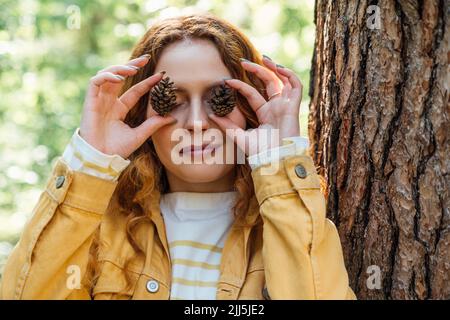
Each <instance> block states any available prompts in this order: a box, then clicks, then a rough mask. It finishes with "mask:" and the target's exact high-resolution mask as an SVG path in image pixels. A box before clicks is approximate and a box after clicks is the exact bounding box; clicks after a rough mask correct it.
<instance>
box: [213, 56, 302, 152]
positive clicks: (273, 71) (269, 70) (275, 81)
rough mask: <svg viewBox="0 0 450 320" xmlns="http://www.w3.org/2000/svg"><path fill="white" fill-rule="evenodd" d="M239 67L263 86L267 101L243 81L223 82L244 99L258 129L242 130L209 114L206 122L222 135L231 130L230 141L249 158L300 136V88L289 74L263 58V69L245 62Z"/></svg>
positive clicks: (298, 80) (227, 119) (294, 75)
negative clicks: (257, 79) (210, 122)
mask: <svg viewBox="0 0 450 320" xmlns="http://www.w3.org/2000/svg"><path fill="white" fill-rule="evenodd" d="M241 63H242V66H243V67H244V69H245V70H247V71H248V72H252V73H254V74H255V75H256V76H258V77H259V78H260V79H261V80H262V81H263V82H264V83H265V86H266V92H267V96H268V97H269V101H266V99H264V97H263V96H262V95H261V94H260V93H259V92H258V91H257V90H256V89H255V88H253V87H252V86H250V85H249V84H247V83H245V82H243V81H240V80H237V79H230V80H225V81H226V83H227V85H229V86H230V87H231V88H234V89H236V90H237V91H238V92H239V93H241V94H242V95H243V96H244V97H245V98H246V99H247V101H248V102H249V104H250V106H251V107H252V109H253V110H254V111H255V113H256V116H257V117H258V121H259V123H260V126H259V127H258V128H256V129H250V130H244V129H242V128H241V127H239V126H238V125H237V124H236V123H234V122H233V121H232V120H230V118H228V117H227V116H225V117H218V116H216V115H214V114H211V115H210V118H211V119H212V120H214V121H215V122H216V123H217V124H218V125H219V126H220V127H221V128H222V129H223V130H224V131H225V132H227V131H226V130H227V129H234V132H233V136H232V138H233V139H234V141H235V143H236V145H237V146H238V147H239V148H240V149H241V150H243V151H244V152H245V153H246V154H247V155H248V156H251V155H253V154H256V153H259V152H262V151H265V150H267V149H270V148H274V147H277V146H279V145H280V144H281V141H282V139H283V138H287V137H293V136H299V135H300V125H299V110H300V103H301V101H302V89H303V86H302V83H301V81H300V79H299V78H298V77H297V75H296V74H295V73H294V72H293V71H292V70H289V69H288V68H285V67H283V66H281V65H277V64H276V63H274V62H273V61H272V60H270V59H269V58H267V57H264V59H263V64H264V66H261V65H259V64H256V63H253V62H250V61H248V60H242V62H241ZM280 81H281V83H280Z"/></svg>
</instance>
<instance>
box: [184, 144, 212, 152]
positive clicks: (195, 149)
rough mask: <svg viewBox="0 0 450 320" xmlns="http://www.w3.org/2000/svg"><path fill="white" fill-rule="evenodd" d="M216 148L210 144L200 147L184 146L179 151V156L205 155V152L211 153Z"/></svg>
mask: <svg viewBox="0 0 450 320" xmlns="http://www.w3.org/2000/svg"><path fill="white" fill-rule="evenodd" d="M217 147H218V146H217V145H214V144H210V143H204V144H202V145H193V144H191V145H190V146H186V147H184V148H182V149H181V150H180V154H184V153H193V154H194V153H205V152H206V151H208V152H212V151H213V150H214V149H216V148H217Z"/></svg>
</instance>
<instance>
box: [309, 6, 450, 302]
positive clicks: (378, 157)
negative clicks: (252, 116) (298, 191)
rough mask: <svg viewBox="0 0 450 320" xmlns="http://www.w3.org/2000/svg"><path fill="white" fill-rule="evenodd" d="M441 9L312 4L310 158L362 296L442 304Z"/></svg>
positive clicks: (445, 69)
mask: <svg viewBox="0 0 450 320" xmlns="http://www.w3.org/2000/svg"><path fill="white" fill-rule="evenodd" d="M370 6H372V7H370ZM373 6H376V7H375V9H376V8H378V9H379V17H380V24H379V26H378V27H379V28H378V29H377V28H375V29H374V28H373V27H374V26H373V23H370V22H373V21H372V20H371V19H372V18H373V15H374V14H376V11H375V12H374V11H373V10H374V7H373ZM449 10H450V0H398V1H394V0H385V1H382V0H380V1H357V0H333V1H331V0H317V1H316V9H315V23H316V27H317V32H316V42H315V51H314V57H313V63H312V65H313V69H312V71H311V85H310V93H309V94H310V96H311V104H310V115H309V128H308V130H309V137H310V141H311V146H312V149H311V153H312V155H313V158H314V161H315V163H316V165H317V166H318V167H319V172H320V173H321V174H322V175H323V176H324V177H325V179H326V181H327V183H328V186H327V191H328V206H327V215H328V217H329V218H330V219H331V220H332V221H333V222H334V223H335V224H336V226H337V228H338V230H339V233H340V237H341V242H342V245H343V249H344V256H345V260H346V265H347V270H348V272H349V278H350V285H351V287H352V288H353V289H354V291H355V293H356V294H357V296H358V298H360V299H450V191H449V189H450V160H449V154H450V136H449V130H450V121H449V114H450V112H449V111H450V107H449V106H450V104H449V82H450V81H449V64H448V63H449V59H450V51H449V48H450V47H449V41H450V25H449V17H450V14H449ZM367 22H369V24H367ZM369 25H370V27H369ZM375 27H376V26H375ZM374 266H375V267H374ZM374 268H375V269H374ZM377 268H379V270H380V271H381V273H380V276H381V285H380V286H376V285H375V286H376V287H375V288H374V286H373V283H372V282H371V281H372V280H373V278H371V277H372V276H374V275H375V276H376V274H375V273H376V272H375V271H376V269H377ZM373 270H375V271H373ZM371 283H372V285H371ZM375 283H376V282H375Z"/></svg>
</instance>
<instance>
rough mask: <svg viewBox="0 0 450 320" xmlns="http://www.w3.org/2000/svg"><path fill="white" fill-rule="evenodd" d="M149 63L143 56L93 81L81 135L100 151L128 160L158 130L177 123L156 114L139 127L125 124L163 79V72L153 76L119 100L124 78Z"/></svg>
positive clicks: (84, 108) (87, 95) (84, 110)
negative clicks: (138, 105) (135, 107)
mask: <svg viewBox="0 0 450 320" xmlns="http://www.w3.org/2000/svg"><path fill="white" fill-rule="evenodd" d="M148 61H149V56H147V55H144V56H142V57H139V58H136V59H133V60H131V61H129V62H128V63H127V64H126V65H115V66H110V67H108V68H106V69H103V70H101V71H99V72H98V73H97V75H96V76H94V77H92V78H91V80H90V83H89V87H88V90H87V94H86V99H85V102H84V107H83V116H82V119H81V125H80V136H81V137H82V138H83V139H84V140H86V141H87V142H88V143H89V144H90V145H91V146H93V147H94V148H96V149H97V150H99V151H101V152H103V153H106V154H110V155H114V154H117V155H119V156H121V157H122V158H124V159H126V158H127V157H128V156H129V155H130V154H132V153H133V152H134V151H135V150H136V149H138V148H139V147H140V146H141V145H142V144H143V143H144V142H145V141H146V140H147V139H148V138H149V137H150V136H151V135H152V134H153V133H154V132H155V131H156V130H158V129H159V128H161V127H162V126H164V125H167V124H169V123H173V122H174V121H175V119H174V118H173V117H170V116H167V117H161V116H159V115H155V116H152V117H150V118H148V119H147V120H146V121H144V122H143V123H142V124H141V125H140V126H138V127H136V128H131V127H130V126H128V125H127V124H126V123H124V119H125V116H126V115H127V113H128V111H130V110H131V108H133V107H134V105H135V104H136V103H137V102H138V101H139V99H140V98H141V97H142V96H143V95H144V94H145V93H147V92H148V91H149V90H150V89H151V88H152V87H153V86H154V85H155V84H156V83H157V82H158V81H159V80H161V79H162V77H163V75H162V74H161V73H158V74H155V75H152V76H151V77H148V78H147V79H145V80H143V81H141V82H139V83H137V84H135V85H134V86H133V87H131V88H130V89H128V90H127V91H126V92H125V93H124V94H123V95H122V96H120V97H118V94H119V92H120V90H121V88H122V85H123V80H125V77H127V76H132V75H135V74H136V73H137V72H138V70H139V68H141V67H143V66H145V65H146V64H147V63H148Z"/></svg>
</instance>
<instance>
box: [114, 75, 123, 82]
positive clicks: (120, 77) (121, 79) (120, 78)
mask: <svg viewBox="0 0 450 320" xmlns="http://www.w3.org/2000/svg"><path fill="white" fill-rule="evenodd" d="M115 77H116V78H117V79H119V80H120V81H123V80H125V77H122V76H119V75H118V74H116V75H115Z"/></svg>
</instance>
